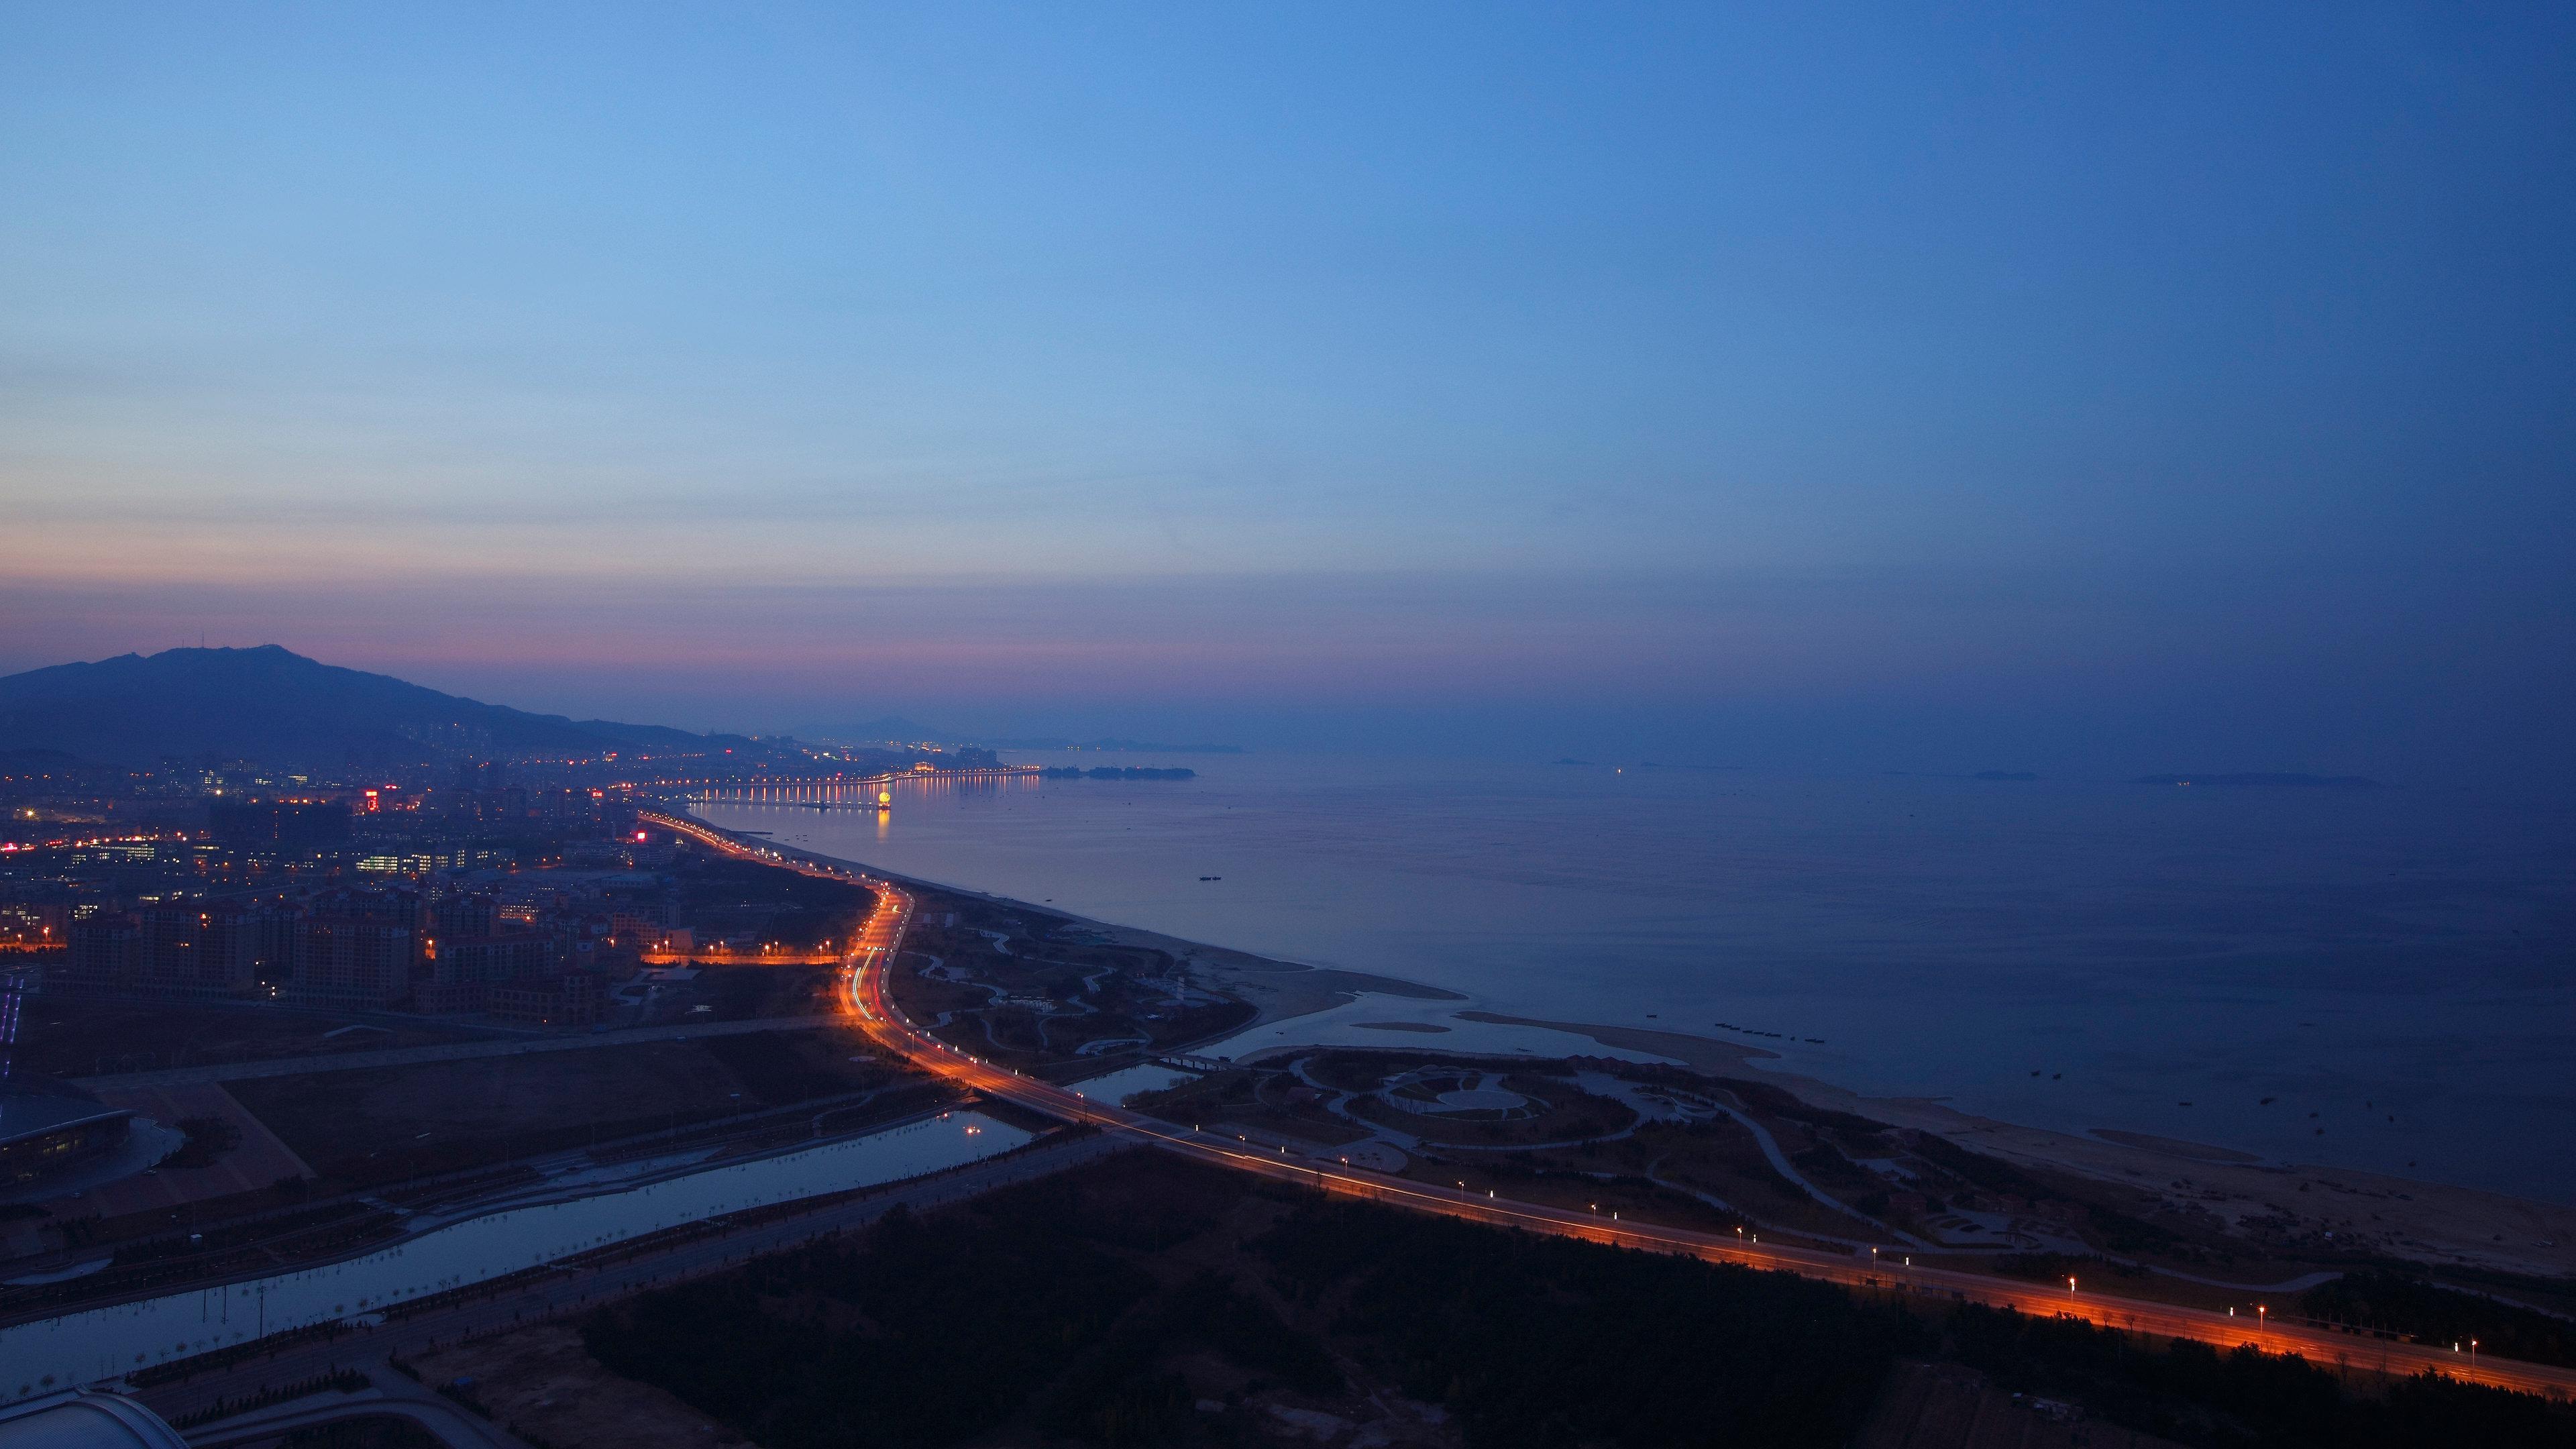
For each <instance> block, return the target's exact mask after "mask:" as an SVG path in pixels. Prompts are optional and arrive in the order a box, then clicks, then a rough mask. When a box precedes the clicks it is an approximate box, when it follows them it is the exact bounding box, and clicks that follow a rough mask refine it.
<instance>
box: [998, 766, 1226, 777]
mask: <svg viewBox="0 0 2576 1449" xmlns="http://www.w3.org/2000/svg"><path fill="white" fill-rule="evenodd" d="M1038 774H1039V776H1040V777H1042V778H1044V779H1049V780H1084V779H1090V780H1195V779H1197V778H1198V776H1199V772H1198V771H1196V770H1193V769H1190V768H1188V767H1186V766H1183V767H1181V768H1178V769H1171V770H1155V769H1149V768H1146V767H1144V766H1140V765H1125V766H1119V765H1099V766H1095V767H1093V768H1092V769H1088V770H1086V769H1084V768H1082V767H1081V766H1079V765H1049V766H1047V767H1046V768H1045V769H1043V770H1040V771H1038Z"/></svg>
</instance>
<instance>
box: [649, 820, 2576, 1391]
mask: <svg viewBox="0 0 2576 1449" xmlns="http://www.w3.org/2000/svg"><path fill="white" fill-rule="evenodd" d="M653 821H654V823H655V824H657V825H660V826H662V827H663V828H665V829H672V830H676V831H678V832H679V833H682V834H685V835H687V836H689V837H690V838H691V839H694V840H697V841H700V842H702V843H704V844H707V845H709V846H711V847H713V848H716V849H720V850H724V851H727V852H729V853H732V854H736V855H742V856H748V857H752V858H757V859H763V860H768V861H772V862H775V863H778V864H781V865H785V866H788V867H789V868H791V869H796V870H803V871H807V872H810V873H812V874H816V875H825V876H832V877H835V878H840V879H848V880H855V881H859V882H861V883H863V884H865V885H866V886H867V887H868V888H869V889H870V890H871V891H874V892H875V893H876V896H877V906H876V910H875V912H874V914H872V915H871V916H870V917H869V920H868V923H867V927H866V929H865V931H863V932H862V933H861V935H860V937H859V939H858V943H857V945H856V946H854V948H853V949H852V950H851V952H850V957H849V963H848V965H849V975H848V990H849V1003H850V1008H851V1010H852V1011H854V1012H855V1013H856V1014H857V1015H858V1017H859V1019H860V1023H861V1025H862V1026H863V1027H864V1029H865V1030H866V1031H867V1032H868V1034H869V1035H870V1036H871V1037H872V1038H874V1039H875V1040H876V1041H878V1042H879V1043H880V1044H882V1045H883V1046H884V1047H885V1048H886V1049H887V1050H889V1051H892V1052H895V1053H897V1054H898V1055H901V1056H902V1057H904V1058H906V1059H907V1060H909V1061H910V1062H912V1064H913V1065H915V1066H917V1067H920V1068H922V1069H923V1070H925V1071H930V1072H934V1073H937V1074H938V1075H940V1076H944V1077H947V1078H949V1079H950V1080H952V1081H955V1082H957V1083H959V1084H961V1085H964V1086H968V1087H972V1088H974V1089H975V1090H977V1091H980V1092H983V1093H985V1094H987V1095H989V1096H993V1097H998V1098H1000V1099H1002V1100H1004V1101H1008V1102H1013V1103H1017V1104H1018V1105H1020V1106H1023V1107H1027V1108H1030V1109H1032V1110H1035V1111H1038V1112H1042V1113H1045V1114H1046V1115H1048V1116H1050V1117H1055V1118H1058V1119H1060V1120H1063V1121H1069V1122H1085V1123H1090V1124H1092V1125H1094V1126H1097V1127H1099V1128H1102V1129H1103V1130H1105V1131H1107V1132H1110V1133H1114V1134H1116V1135H1118V1136H1122V1137H1125V1138H1127V1139H1129V1140H1132V1141H1135V1142H1139V1143H1143V1144H1149V1145H1152V1146H1155V1147H1159V1148H1162V1149H1163V1150H1165V1151H1168V1152H1175V1153H1178V1154H1180V1155H1182V1156H1184V1157H1189V1158H1193V1159H1196V1160H1198V1161H1202V1162H1209V1163H1214V1164H1217V1165H1220V1166H1224V1167H1230V1168H1234V1169H1237V1170H1239V1171H1244V1172H1252V1173H1257V1174H1259V1175H1261V1176H1263V1177H1269V1178H1274V1179H1277V1180H1280V1181H1283V1182H1293V1183H1297V1184H1299V1185H1301V1186H1305V1187H1311V1188H1319V1189H1321V1190H1323V1191H1325V1192H1328V1193H1336V1194H1340V1195H1342V1196H1346V1197H1356V1198H1366V1199H1368V1200H1370V1201H1372V1202H1380V1203H1385V1204H1387V1205H1389V1206H1392V1207H1403V1208H1411V1209H1413V1210H1415V1211H1417V1212H1430V1213H1438V1214H1441V1215H1443V1216H1446V1217H1455V1218H1465V1219H1468V1220H1470V1221H1474V1222H1481V1223H1490V1224H1494V1225H1496V1226H1501V1227H1514V1228H1523V1229H1526V1230H1528V1231H1531V1232H1542V1233H1551V1234H1554V1235H1557V1236H1560V1237H1571V1238H1582V1239H1585V1240H1587V1241H1590V1242H1596V1243H1613V1244H1617V1245H1619V1246H1621V1247H1629V1248H1642V1249H1646V1250H1649V1251H1653V1252H1660V1253H1677V1254H1683V1255H1687V1256H1690V1257H1695V1258H1700V1259H1704V1260H1707V1261H1709V1262H1719V1263H1739V1264H1743V1265H1745V1266H1748V1267H1753V1268H1763V1269H1770V1270H1773V1271H1779V1272H1790V1273H1796V1274H1799V1275H1801V1276H1803V1277H1808V1278H1820V1279H1824V1280H1826V1281H1829V1282H1834V1283H1841V1284H1845V1285H1847V1286H1851V1287H1856V1288H1872V1289H1879V1290H1884V1291H1889V1292H1895V1293H1901V1294H1911V1295H1923V1296H1928V1297H1933V1298H1942V1299H1949V1300H1951V1301H1954V1302H1973V1303H1984V1304H1989V1305H1992V1306H1994V1307H1998V1308H2004V1307H2009V1308H2014V1309H2018V1310H2020V1311H2021V1312H2023V1313H2030V1314H2037V1315H2040V1316H2043V1317H2047V1316H2071V1317H2076V1318H2081V1319H2084V1320H2086V1321H2088V1322H2091V1323H2095V1324H2099V1325H2101V1326H2103V1327H2106V1328H2116V1329H2122V1330H2126V1331H2131V1332H2137V1333H2148V1334H2154V1335H2158V1336H2160V1337H2166V1338H2188V1339H2195V1340H2198V1341H2200V1342H2203V1343H2208V1344H2213V1345H2216V1346H2218V1347H2220V1348H2234V1347H2236V1346H2238V1345H2240V1344H2251V1345H2253V1346H2255V1347H2257V1348H2260V1349H2262V1350H2264V1351H2265V1352H2267V1353H2295V1354H2299V1355H2302V1356H2304V1357H2305V1358H2306V1359H2307V1360H2308V1361H2309V1362H2311V1363H2315V1364H2335V1365H2348V1366H2349V1367H2352V1368H2355V1369H2361V1370H2365V1371H2372V1372H2382V1373H2392V1374H2400V1375H2407V1374H2415V1373H2420V1372H2423V1371H2425V1370H2428V1369H2429V1370H2433V1371H2436V1372H2439V1373H2444V1374H2448V1375H2450V1376H2451V1377H2453V1378H2457V1379H2462V1380H2466V1381H2469V1382H2474V1383H2481V1384H2488V1385H2492V1386H2494V1387H2497V1388H2506V1389H2518V1390H2521V1391H2523V1392H2526V1393H2537V1394H2547V1395H2551V1396H2553V1397H2560V1398H2564V1397H2567V1396H2569V1395H2571V1394H2576V1369H2564V1368H2556V1367H2552V1366H2549V1365H2545V1364H2527V1363H2519V1362H2516V1361H2513V1360H2510V1359H2501V1360H2500V1359H2497V1358H2494V1357H2493V1356H2490V1355H2483V1354H2480V1355H2471V1354H2469V1353H2465V1352H2455V1351H2450V1350H2446V1349H2442V1348H2437V1347H2435V1346H2432V1345H2429V1344H2419V1343H2396V1342H2391V1341H2389V1340H2385V1339H2379V1338H2370V1337H2363V1336H2359V1335H2354V1334H2343V1333H2336V1332H2332V1331H2330V1330H2326V1329H2319V1328H2310V1327H2307V1326H2304V1325H2296V1324H2289V1325H2283V1324H2272V1323H2267V1322H2264V1321H2261V1320H2260V1319H2257V1318H2251V1317H2244V1316H2236V1317H2231V1316H2229V1315H2228V1314H2226V1313H2223V1312H2215V1311H2212V1310H2209V1309H2200V1308H2184V1307H2177V1306H2175V1305H2173V1304H2169V1303H2153V1302H2148V1301H2145V1300H2142V1299H2135V1298H2120V1297H2113V1296H2110V1295H2107V1294H2100V1293H2094V1292H2091V1291H2086V1290H2083V1289H2082V1285H2081V1284H2080V1283H2079V1284H2078V1285H2076V1287H2075V1288H2074V1289H2072V1290H2070V1289H2068V1288H2064V1287H2047V1286H2041V1285H2036V1284H2020V1283H2013V1282H2009V1281H2005V1280H2002V1279H1997V1278H1992V1277H1988V1276H1986V1275H1984V1274H1981V1273H1967V1272H1960V1271H1957V1270H1954V1269H1943V1268H1931V1267H1911V1268H1909V1267H1905V1266H1902V1258H1901V1257H1900V1255H1898V1254H1895V1253H1888V1254H1884V1255H1882V1257H1881V1259H1880V1261H1877V1262H1870V1261H1864V1260H1861V1259H1856V1258H1852V1257H1845V1256H1842V1255H1839V1254H1833V1253H1825V1252H1816V1251H1810V1250H1806V1249H1799V1248H1785V1247H1772V1246H1767V1245H1760V1244H1757V1243H1754V1242H1752V1241H1751V1240H1749V1239H1742V1238H1734V1237H1724V1238H1721V1237H1719V1236H1717V1235H1715V1234H1710V1233H1698V1232H1692V1231H1690V1230H1688V1229H1683V1228H1665V1227H1648V1226H1643V1225H1638V1224H1631V1223H1622V1222H1615V1221H1605V1220H1603V1219H1602V1218H1600V1217H1598V1216H1596V1215H1593V1214H1588V1213H1578V1212H1570V1211H1567V1210H1565V1209H1562V1208H1554V1207H1548V1206H1545V1205H1543V1204H1539V1203H1529V1202H1520V1201H1516V1200H1513V1199H1510V1198H1498V1197H1494V1196H1492V1195H1490V1194H1488V1195H1486V1196H1483V1197H1478V1196H1476V1195H1474V1194H1472V1193H1469V1192H1464V1191H1461V1190H1459V1189H1456V1188H1446V1187H1437V1186H1432V1185H1429V1184H1425V1183H1417V1182H1412V1181H1409V1180H1406V1179H1403V1178H1395V1177H1387V1176H1382V1175H1380V1174H1377V1173H1373V1172H1368V1171H1365V1170H1362V1169H1359V1168H1353V1167H1349V1166H1347V1165H1344V1164H1342V1163H1340V1162H1338V1161H1332V1162H1326V1161H1321V1160H1317V1159H1314V1158H1309V1157H1302V1156H1299V1155H1297V1154H1295V1153H1293V1152H1289V1151H1285V1150H1277V1151H1271V1152H1262V1151H1258V1150H1254V1149H1251V1148H1249V1147H1246V1146H1245V1145H1244V1144H1243V1143H1241V1142H1237V1141H1225V1140H1221V1139H1218V1138H1214V1137H1210V1136H1207V1135H1205V1134H1202V1133H1199V1132H1197V1131H1194V1130H1189V1129H1185V1128H1181V1127H1178V1126H1175V1125H1173V1124H1171V1123H1168V1122H1164V1121H1160V1120H1158V1119H1156V1118H1152V1117H1148V1116H1145V1115H1143V1114H1142V1113H1138V1112H1131V1111H1128V1110H1127V1109H1125V1108H1123V1107H1120V1106H1119V1105H1117V1104H1116V1103H1114V1102H1097V1101H1093V1100H1091V1099H1090V1098H1088V1097H1085V1096H1084V1095H1083V1094H1082V1092H1081V1091H1080V1090H1079V1088H1078V1087H1060V1086H1056V1085H1054V1084H1053V1083H1050V1082H1044V1081H1040V1080H1038V1079H1036V1078H1033V1077H1026V1076H1022V1075H1020V1074H1019V1073H1018V1072H1015V1071H1013V1070H1011V1069H1010V1068H1008V1067H1002V1066H997V1065H995V1064H994V1063H992V1062H988V1061H985V1060H984V1059H982V1058H980V1057H977V1056H974V1055H972V1054H970V1053H967V1052H964V1051H961V1050H959V1049H958V1048H956V1047H953V1046H950V1045H949V1044H948V1043H946V1042H944V1041H941V1040H939V1039H938V1038H937V1037H934V1036H932V1035H930V1034H929V1033H928V1032H925V1031H923V1030H921V1029H920V1028H919V1027H917V1026H915V1025H913V1023H912V1022H911V1021H910V1020H909V1019H908V1018H906V1017H905V1016H904V1015H903V1013H902V1011H901V1010H900V1009H899V1008H898V1007H896V1006H895V1004H894V1002H893V1000H892V998H891V997H890V996H889V995H888V994H887V989H886V981H887V977H888V975H889V974H890V972H889V968H890V966H891V964H892V962H893V959H894V953H895V951H896V949H897V948H898V947H899V946H900V945H901V943H902V940H903V931H904V927H905V926H906V925H907V924H909V923H910V921H911V919H912V909H913V902H912V897H911V896H910V894H908V893H907V892H905V891H903V890H902V889H900V888H899V887H896V886H894V885H892V884H891V883H888V882H885V881H881V880H878V879H875V878H873V877H868V876H864V875H861V874H860V873H859V872H857V871H854V870H850V869H847V868H845V867H840V866H835V865H830V864H827V863H821V862H818V861H816V860H813V859H811V858H808V857H804V856H802V855H801V854H800V853H795V852H788V851H782V850H780V849H778V848H777V847H774V846H766V845H745V844H743V843H742V842H740V841H737V840H734V839H732V838H731V837H729V836H726V835H724V834H723V833H722V832H719V831H717V830H714V829H712V828H710V827H708V826H705V825H701V824H699V823H697V822H695V821H682V820H679V819H677V818H674V817H666V816H655V817H653Z"/></svg>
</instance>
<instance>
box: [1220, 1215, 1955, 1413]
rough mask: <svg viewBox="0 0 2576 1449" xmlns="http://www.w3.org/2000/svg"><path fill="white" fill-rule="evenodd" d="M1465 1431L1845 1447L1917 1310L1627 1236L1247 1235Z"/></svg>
mask: <svg viewBox="0 0 2576 1449" xmlns="http://www.w3.org/2000/svg"><path fill="white" fill-rule="evenodd" d="M1255 1246H1256V1247H1257V1248H1258V1249H1259V1250H1260V1251H1261V1252H1262V1253H1263V1255H1264V1256H1265V1257H1267V1258H1268V1259H1269V1260H1270V1261H1271V1262H1273V1263H1275V1264H1276V1265H1277V1266H1278V1268H1279V1270H1280V1274H1281V1277H1282V1278H1283V1280H1284V1281H1285V1283H1286V1284H1287V1285H1288V1286H1290V1287H1291V1288H1292V1290H1293V1291H1295V1292H1296V1293H1297V1295H1298V1296H1299V1297H1300V1298H1302V1299H1304V1300H1307V1301H1322V1300H1324V1299H1326V1298H1328V1297H1333V1296H1337V1295H1339V1296H1345V1297H1346V1298H1347V1302H1348V1305H1349V1306H1348V1308H1347V1310H1346V1311H1345V1312H1344V1314H1343V1315H1342V1316H1341V1319H1340V1322H1339V1323H1338V1325H1337V1327H1338V1329H1339V1330H1340V1332H1341V1333H1342V1334H1346V1335H1349V1336H1350V1337H1351V1338H1353V1339H1355V1340H1357V1346H1358V1351H1359V1352H1360V1354H1361V1355H1362V1357H1363V1359H1364V1361H1369V1362H1372V1363H1374V1364H1375V1365H1377V1366H1379V1367H1381V1368H1383V1369H1385V1370H1387V1371H1388V1372H1389V1374H1390V1376H1391V1377H1393V1378H1394V1379H1395V1380H1396V1382H1397V1383H1399V1384H1400V1385H1402V1387H1403V1389H1404V1392H1405V1393H1407V1394H1408V1395H1410V1396H1412V1397H1414V1398H1418V1399H1424V1400H1428V1401H1430V1402H1433V1403H1445V1404H1447V1405H1448V1406H1449V1407H1450V1409H1451V1410H1452V1412H1454V1413H1456V1414H1458V1415H1459V1417H1460V1420H1461V1422H1462V1424H1463V1426H1464V1427H1465V1429H1466V1432H1467V1442H1468V1443H1470V1444H1473V1445H1477V1446H1491V1449H1540V1446H1555V1445H1575V1444H1633V1445H1660V1444H1725V1445H1740V1446H1746V1449H1753V1446H1762V1445H1813V1444H1839V1443H1842V1442H1844V1441H1845V1440H1846V1439H1847V1438H1848V1437H1850V1435H1851V1434H1853V1433H1854V1432H1856V1431H1857V1430H1858V1429H1859V1427H1860V1424H1861V1421H1862V1420H1863V1419H1864V1418H1866V1417H1867V1415H1868V1413H1869V1409H1870V1404H1871V1400H1872V1399H1873V1397H1874V1396H1875V1394H1876V1392H1877V1389H1878V1385H1879V1382H1880V1381H1881V1380H1882V1379H1884V1378H1885V1377H1886V1375H1887V1370H1888V1368H1889V1366H1890V1365H1891V1364H1892V1363H1893V1362H1894V1361H1895V1357H1896V1354H1897V1351H1898V1350H1899V1348H1900V1347H1904V1346H1907V1345H1908V1344H1909V1343H1911V1342H1913V1341H1914V1340H1916V1339H1918V1338H1919V1337H1920V1328H1919V1325H1916V1324H1914V1323H1912V1322H1910V1321H1909V1320H1907V1319H1905V1318H1903V1317H1902V1316H1900V1315H1899V1314H1897V1313H1895V1312H1894V1311H1892V1310H1889V1309H1885V1308H1881V1307H1878V1306H1875V1305H1871V1304H1866V1303H1863V1302H1862V1301H1860V1300H1858V1299H1855V1298H1853V1297H1852V1296H1851V1295H1849V1294H1846V1293H1844V1292H1842V1291H1841V1290H1840V1289H1837V1288H1833V1287H1830V1286H1828V1285H1825V1284H1821V1283H1814V1282H1810V1281H1808V1280H1806V1279H1803V1278H1797V1277H1792V1276H1790V1275H1787V1274H1783V1273H1758V1272H1754V1271H1752V1270H1750V1269H1745V1268H1737V1267H1721V1266H1717V1265H1713V1264H1708V1263H1701V1262H1697V1261H1694V1260H1691V1259H1680V1258H1668V1257H1661V1256H1656V1255H1651V1254H1644V1253H1631V1252H1623V1251H1620V1250H1618V1249H1614V1248H1604V1247H1600V1246H1597V1245H1594V1244H1589V1243H1579V1242H1575V1241H1572V1240H1570V1239H1565V1238H1541V1237H1533V1236H1530V1235H1527V1234H1522V1233H1511V1232H1499V1231H1496V1230H1494V1229H1491V1228H1485V1227H1479V1226H1476V1225H1473V1224H1469V1223H1461V1222H1455V1221H1451V1220H1449V1219H1446V1218H1428V1217H1420V1216H1415V1215H1412V1214H1406V1213H1398V1212H1395V1211H1392V1210H1389V1209H1386V1208H1379V1207H1373V1206H1366V1205H1361V1204H1352V1203H1334V1204H1320V1203H1319V1204H1315V1205H1313V1206H1310V1207H1308V1208H1307V1209H1305V1210H1304V1211H1301V1212H1299V1213H1297V1214H1296V1215H1294V1216H1292V1217H1290V1218H1289V1219H1288V1220H1287V1221H1285V1222H1283V1223H1282V1224H1280V1226H1279V1227H1278V1228H1276V1229H1274V1230H1273V1231H1272V1232H1271V1233H1270V1234H1269V1236H1268V1237H1266V1238H1265V1239H1263V1240H1262V1241H1260V1242H1259V1243H1257V1244H1256V1245H1255Z"/></svg>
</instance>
